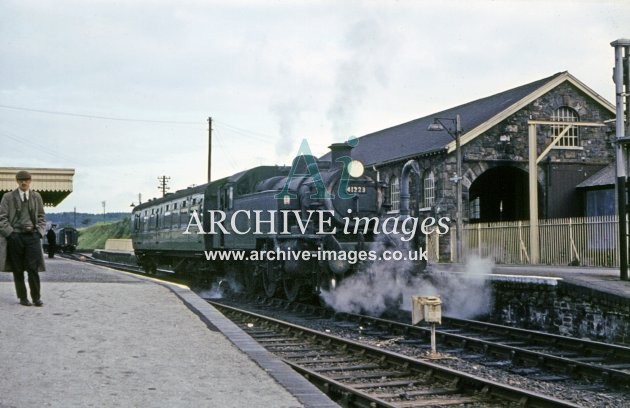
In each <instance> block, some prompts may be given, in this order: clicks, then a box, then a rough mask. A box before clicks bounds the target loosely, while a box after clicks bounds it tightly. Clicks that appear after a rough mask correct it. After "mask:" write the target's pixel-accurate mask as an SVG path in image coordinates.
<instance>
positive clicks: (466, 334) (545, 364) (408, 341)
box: [229, 298, 630, 392]
mask: <svg viewBox="0 0 630 408" xmlns="http://www.w3.org/2000/svg"><path fill="white" fill-rule="evenodd" d="M229 302H230V304H233V302H232V301H229ZM238 302H239V303H245V302H246V300H242V299H241V300H240V301H238ZM252 302H253V304H254V305H256V304H257V305H259V306H260V307H262V308H263V309H265V308H271V309H272V310H273V309H276V310H282V311H287V310H294V311H295V312H297V313H301V314H302V315H303V316H305V317H306V318H307V319H309V316H320V317H323V316H325V317H327V318H328V319H331V320H332V321H334V322H335V324H336V325H337V326H340V327H341V328H343V329H345V330H346V331H350V332H352V331H354V332H356V333H360V334H361V336H362V337H363V339H367V338H369V337H371V338H373V339H376V340H384V341H385V342H389V343H390V344H396V345H404V346H406V347H416V348H419V349H420V350H423V351H427V350H428V348H429V344H430V334H431V331H430V329H429V328H428V327H422V326H412V325H410V324H406V323H402V322H401V321H400V320H389V319H383V318H376V317H371V316H366V315H360V314H351V313H334V312H331V311H330V310H328V309H325V308H322V307H318V306H312V305H303V304H289V303H287V302H286V301H283V300H280V299H272V300H268V299H263V298H255V299H251V298H250V300H249V303H252ZM261 313H264V310H263V311H261ZM407 319H408V321H410V320H411V317H410V316H409V317H407ZM442 323H443V324H442V325H441V326H440V327H439V329H438V330H436V335H437V342H438V351H440V352H441V353H443V354H447V355H456V356H458V357H459V358H462V359H464V360H468V361H474V362H478V363H479V364H481V365H484V366H486V367H495V368H498V369H504V370H508V371H509V372H511V373H513V374H518V375H523V376H526V377H528V378H532V379H536V380H538V381H547V382H562V381H567V380H570V381H577V382H581V383H582V384H581V387H583V388H584V389H591V390H593V391H607V390H609V389H613V390H621V391H626V392H628V391H630V347H626V346H621V345H615V344H608V343H602V342H595V341H589V340H586V339H576V338H571V337H564V336H558V335H553V334H548V333H542V332H538V331H532V330H524V329H519V328H513V327H508V326H501V325H496V324H491V323H485V322H479V321H472V320H461V319H453V318H443V319H442Z"/></svg>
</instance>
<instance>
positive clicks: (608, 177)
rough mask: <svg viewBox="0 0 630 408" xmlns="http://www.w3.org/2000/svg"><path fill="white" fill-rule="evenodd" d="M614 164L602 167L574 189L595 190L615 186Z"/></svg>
mask: <svg viewBox="0 0 630 408" xmlns="http://www.w3.org/2000/svg"><path fill="white" fill-rule="evenodd" d="M615 167H616V164H615V163H611V164H609V165H608V166H606V167H604V168H603V169H601V170H600V171H598V172H597V173H595V174H593V175H592V176H591V177H589V178H587V179H586V180H584V181H583V182H581V183H580V184H578V185H577V186H575V188H594V187H595V188H596V187H611V186H614V185H615V179H616V178H617V174H616V173H617V171H616V168H615Z"/></svg>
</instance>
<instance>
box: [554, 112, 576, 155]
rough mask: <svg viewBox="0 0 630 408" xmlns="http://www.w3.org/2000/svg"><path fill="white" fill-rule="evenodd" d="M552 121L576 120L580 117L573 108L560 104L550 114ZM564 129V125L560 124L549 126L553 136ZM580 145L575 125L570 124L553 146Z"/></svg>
mask: <svg viewBox="0 0 630 408" xmlns="http://www.w3.org/2000/svg"><path fill="white" fill-rule="evenodd" d="M551 120H552V121H557V122H578V121H579V120H580V118H579V117H578V114H577V112H576V111H574V110H573V109H571V108H569V107H567V106H562V107H560V108H558V109H556V110H555V111H554V112H553V114H552V115H551ZM565 129H566V126H562V125H557V126H556V125H552V126H551V134H552V136H553V137H554V138H556V137H559V136H560V134H561V133H562V132H563V131H564V130H565ZM578 146H580V138H579V132H578V127H577V126H571V127H569V129H568V130H567V131H566V132H565V133H564V135H563V136H562V137H561V138H560V140H558V143H556V146H555V147H578Z"/></svg>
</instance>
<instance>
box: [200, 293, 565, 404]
mask: <svg viewBox="0 0 630 408" xmlns="http://www.w3.org/2000/svg"><path fill="white" fill-rule="evenodd" d="M209 302H210V303H211V304H212V305H213V306H215V307H216V308H217V309H219V310H220V311H221V312H223V313H224V314H226V316H228V317H229V318H230V319H232V320H233V321H234V322H236V323H237V324H238V325H239V326H240V327H241V328H243V330H244V331H245V332H247V333H248V334H249V335H250V336H252V337H253V338H254V339H256V340H257V341H258V342H259V343H260V344H261V345H262V346H263V347H265V348H266V349H267V350H269V351H270V352H272V353H274V354H275V355H277V356H278V357H279V358H281V359H282V360H283V361H284V362H285V363H287V364H289V365H290V366H291V367H293V368H294V369H295V370H297V371H298V372H300V373H302V374H303V375H304V376H305V377H307V378H308V379H309V380H310V381H312V382H314V383H316V384H317V385H318V386H319V388H320V389H322V390H323V391H324V392H326V393H327V394H328V395H329V396H330V397H331V398H333V399H334V400H336V401H338V402H339V403H340V404H342V405H344V406H357V407H423V406H447V405H460V406H474V407H505V406H528V407H556V406H558V407H573V406H577V405H574V404H572V403H570V402H567V401H562V400H560V399H557V398H554V397H550V396H546V395H541V394H538V393H534V392H531V391H526V390H522V389H519V388H516V387H511V386H509V385H504V384H499V383H497V382H494V381H490V380H487V379H483V378H480V377H476V376H473V375H471V374H468V373H464V372H460V371H457V370H453V369H449V368H445V367H443V366H440V365H438V364H434V363H431V362H428V361H421V360H418V359H414V358H410V357H407V356H404V355H401V354H398V353H393V352H390V351H385V350H382V349H379V348H377V347H374V346H370V345H367V344H364V343H361V342H356V341H352V340H348V339H344V338H341V337H338V336H333V335H330V334H327V333H322V332H318V331H316V330H312V329H309V328H306V327H303V326H298V325H295V324H291V323H287V322H284V321H281V320H277V319H273V318H270V317H267V316H263V315H260V314H257V313H252V312H249V311H246V310H242V309H238V308H235V307H232V306H227V305H225V304H223V303H219V302H212V301H209Z"/></svg>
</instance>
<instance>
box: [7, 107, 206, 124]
mask: <svg viewBox="0 0 630 408" xmlns="http://www.w3.org/2000/svg"><path fill="white" fill-rule="evenodd" d="M0 108H2V109H12V110H18V111H25V112H36V113H45V114H48V115H61V116H73V117H79V118H87V119H101V120H116V121H123V122H144V123H158V124H168V125H196V126H198V125H200V124H201V123H202V122H185V121H173V120H155V119H136V118H122V117H116V116H102V115H91V114H90V115H88V114H83V113H74V112H64V111H52V110H45V109H32V108H24V107H21V106H10V105H0Z"/></svg>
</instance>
